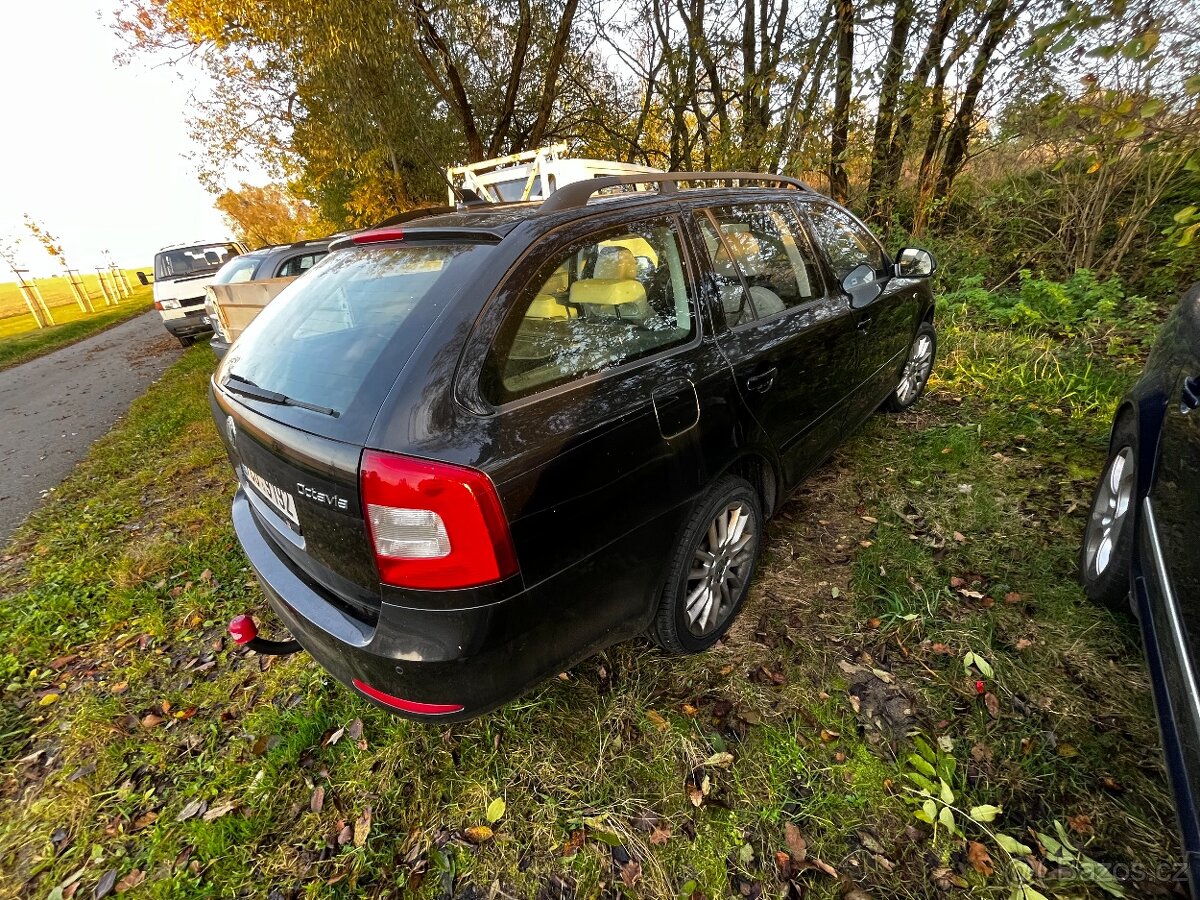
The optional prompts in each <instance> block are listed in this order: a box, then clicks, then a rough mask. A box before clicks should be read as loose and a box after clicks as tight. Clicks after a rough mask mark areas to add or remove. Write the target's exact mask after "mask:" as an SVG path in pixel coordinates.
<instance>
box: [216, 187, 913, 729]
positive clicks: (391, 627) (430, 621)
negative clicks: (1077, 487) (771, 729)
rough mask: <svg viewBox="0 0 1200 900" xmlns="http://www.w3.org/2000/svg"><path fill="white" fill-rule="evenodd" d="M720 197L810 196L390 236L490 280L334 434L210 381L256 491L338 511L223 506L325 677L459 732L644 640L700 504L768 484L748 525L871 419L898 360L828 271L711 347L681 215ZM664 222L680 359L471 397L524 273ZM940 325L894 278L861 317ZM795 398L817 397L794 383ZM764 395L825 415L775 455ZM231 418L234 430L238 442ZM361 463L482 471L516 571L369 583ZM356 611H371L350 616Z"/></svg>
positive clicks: (457, 301) (781, 430)
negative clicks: (678, 299)
mask: <svg viewBox="0 0 1200 900" xmlns="http://www.w3.org/2000/svg"><path fill="white" fill-rule="evenodd" d="M731 196H732V197H733V198H734V199H735V200H736V201H737V202H756V203H767V202H783V203H796V202H803V201H804V200H805V198H806V196H807V195H803V194H798V192H795V191H778V190H744V191H741V192H739V193H737V194H735V195H731V194H730V193H729V192H728V191H689V192H688V193H687V194H686V195H685V196H683V197H678V196H676V197H661V198H660V197H658V196H656V195H650V196H649V197H633V198H629V199H622V200H620V201H609V200H606V201H603V202H598V203H594V204H590V205H588V206H587V207H585V208H583V209H576V210H570V211H566V212H560V213H555V214H551V215H532V214H530V208H529V207H525V208H524V209H518V210H516V211H506V212H504V213H500V212H497V213H494V214H491V215H487V214H481V213H477V212H468V213H465V214H460V215H454V214H451V215H445V216H441V217H437V218H432V219H424V220H420V221H419V223H412V224H411V225H406V227H405V238H404V239H405V240H406V241H413V240H418V241H419V240H424V239H434V240H440V241H451V242H457V241H460V240H463V239H466V238H470V239H480V238H485V239H487V241H488V243H489V245H490V248H489V252H488V254H487V255H486V265H479V266H477V267H475V268H474V269H472V270H471V272H470V273H469V275H467V276H465V277H464V278H463V279H462V283H460V284H459V285H458V286H457V290H456V291H449V292H447V294H446V296H444V297H443V298H441V300H440V302H439V303H438V304H436V306H432V307H431V309H430V310H429V311H428V313H427V315H426V316H425V318H424V319H423V320H422V321H421V322H419V323H406V326H407V325H408V324H413V325H414V327H413V328H411V329H410V328H408V327H406V328H405V329H403V330H402V331H403V333H402V334H401V335H398V336H397V338H396V341H397V342H404V343H405V347H404V352H399V351H398V350H397V349H396V348H393V347H389V348H388V351H387V352H385V353H384V354H383V357H382V359H383V360H385V361H386V360H389V359H391V360H394V359H405V360H406V362H405V363H404V365H403V367H402V368H401V369H400V371H398V372H396V371H394V370H393V371H392V372H390V373H388V372H384V371H380V372H379V373H378V375H377V376H372V378H369V379H367V382H366V383H367V384H368V385H371V386H372V387H370V388H368V389H367V390H365V391H364V395H365V396H364V397H362V398H360V401H361V403H360V401H356V404H355V405H356V406H360V407H361V408H360V409H359V410H358V412H357V414H355V411H354V410H353V409H351V410H349V411H348V412H347V415H345V416H342V417H339V419H337V420H331V419H330V418H329V417H321V416H319V415H318V414H315V413H312V412H309V411H306V410H303V409H296V408H291V407H278V406H268V405H266V404H262V403H260V402H258V401H255V400H253V399H248V398H245V397H242V396H238V395H235V394H233V393H231V392H229V391H227V390H225V389H224V388H222V387H220V386H219V384H217V383H216V381H215V380H214V383H213V386H212V390H211V402H212V407H213V414H214V417H215V418H216V420H217V422H218V425H220V426H221V427H220V431H221V434H222V437H223V439H224V440H225V442H226V445H227V448H228V449H229V451H230V455H231V458H232V459H233V461H234V462H235V464H239V463H242V462H246V463H247V464H249V465H251V467H252V468H253V467H255V466H257V467H260V468H257V469H256V471H259V472H260V474H262V475H263V476H265V477H267V478H268V479H270V480H272V481H273V482H274V483H276V484H280V485H283V486H285V487H286V488H289V489H291V490H295V486H296V484H297V483H304V484H306V485H311V486H312V487H314V488H315V489H316V490H318V491H323V492H328V493H332V494H335V495H337V496H338V497H341V498H344V499H345V500H346V501H347V509H346V510H345V511H338V510H336V509H331V508H329V507H328V506H325V505H318V504H314V503H311V502H307V501H305V500H303V499H302V498H298V499H297V512H298V514H299V517H300V520H301V526H302V527H301V531H302V532H303V534H304V536H301V535H297V534H295V533H294V530H293V529H291V528H290V527H289V526H288V525H287V523H286V522H285V521H284V520H283V518H282V517H281V516H279V515H277V514H275V513H274V512H273V511H272V510H271V509H270V508H269V506H268V505H267V504H266V503H265V502H264V501H263V500H262V499H261V498H260V497H258V496H257V494H256V492H255V491H254V490H253V489H251V488H248V487H246V486H245V485H244V484H243V486H242V487H240V488H239V490H238V492H237V497H236V498H235V501H234V524H235V527H236V530H237V533H238V536H239V538H240V540H241V542H242V545H243V547H244V548H245V550H246V552H247V555H248V556H249V558H250V561H251V563H252V564H253V566H254V568H255V570H256V572H257V573H258V575H259V578H260V580H261V581H262V583H263V585H264V588H265V590H266V593H267V596H268V599H269V600H270V603H271V605H272V607H273V608H274V610H275V611H276V612H277V613H278V614H279V616H280V618H281V619H282V620H283V622H284V623H285V624H286V625H287V626H288V628H289V629H290V630H291V632H292V634H294V635H295V637H296V638H297V639H298V640H299V641H300V643H301V644H302V645H303V646H304V647H305V649H306V650H308V651H309V652H310V653H312V654H313V655H314V656H315V657H316V658H317V659H318V661H319V662H321V664H322V665H323V666H325V667H326V668H327V669H329V670H330V671H331V672H332V673H333V674H334V675H335V676H336V677H337V678H338V679H339V680H342V681H343V682H346V683H350V682H352V680H353V679H356V678H357V679H361V680H362V681H364V682H367V683H368V684H371V685H373V686H376V687H379V688H381V689H383V690H385V691H387V692H389V693H392V694H394V695H397V696H401V697H405V698H408V699H412V700H417V701H424V702H433V703H448V702H452V703H457V704H462V705H463V706H464V707H465V709H464V710H463V712H462V713H458V714H454V715H449V716H442V717H440V718H443V719H448V720H452V719H460V718H468V717H471V716H474V715H478V714H480V713H482V712H485V711H487V710H489V709H491V708H494V707H495V706H498V705H499V704H501V703H503V702H506V701H507V700H509V699H511V698H513V697H514V696H516V695H518V694H519V693H521V692H522V691H523V690H525V689H526V688H528V687H529V686H531V685H533V684H535V683H537V682H538V681H540V680H542V679H544V678H546V677H547V676H550V675H553V674H554V673H556V672H559V671H562V670H563V669H564V668H567V667H569V666H571V665H573V664H574V663H576V662H577V661H579V660H581V659H583V658H586V657H587V656H590V655H592V654H593V653H595V652H597V651H598V650H600V649H602V648H603V647H606V646H608V645H611V644H613V643H615V642H618V641H621V640H624V639H627V638H630V637H634V636H636V635H638V634H641V633H643V632H644V631H645V629H646V627H647V626H648V625H649V623H650V621H651V620H652V618H653V616H654V613H655V609H656V604H657V598H658V597H659V595H660V594H661V591H662V588H663V582H664V578H665V573H664V568H665V563H664V561H665V560H666V559H667V558H668V556H669V553H670V551H671V549H672V547H673V545H674V542H675V540H676V537H677V534H678V532H679V530H680V527H681V525H682V523H683V521H684V518H685V516H686V514H687V512H688V510H689V509H690V507H691V505H692V504H693V502H694V501H695V500H696V498H697V497H699V496H700V495H701V494H702V493H703V491H704V489H705V488H706V486H708V485H709V484H711V483H712V482H713V481H714V480H715V479H716V478H718V477H719V476H720V475H722V474H723V473H725V472H729V471H731V470H732V471H738V472H740V473H743V474H745V475H747V476H749V477H750V478H751V480H752V481H754V482H755V483H757V484H758V485H759V486H760V488H761V489H762V491H763V493H764V494H765V495H766V496H765V498H764V506H766V507H767V508H771V507H773V506H777V505H778V502H779V500H780V499H781V498H782V497H785V496H786V495H787V494H788V493H789V492H790V491H791V490H792V489H793V488H794V487H795V486H796V485H797V484H798V483H799V481H800V480H801V479H802V478H803V476H804V475H805V474H807V472H808V471H811V469H812V468H814V467H815V466H816V465H818V464H819V463H820V462H821V461H822V460H823V459H824V458H825V457H827V456H828V454H829V453H830V452H831V451H832V449H833V448H834V447H835V446H836V444H837V442H838V441H839V440H841V439H844V438H845V437H846V436H848V435H849V434H850V433H851V432H852V431H853V430H854V429H855V428H856V427H857V426H858V425H859V424H860V423H861V422H862V420H864V419H865V418H866V417H867V416H869V415H870V414H871V413H872V412H873V411H874V410H875V409H876V408H877V407H878V406H879V405H880V404H881V403H882V402H883V400H884V399H885V398H886V397H887V395H888V394H889V393H890V391H891V390H892V388H893V387H894V385H895V383H896V382H897V380H898V378H899V374H900V369H901V366H902V364H903V361H904V354H903V352H901V353H900V354H898V355H894V356H892V357H887V354H886V353H885V352H884V350H883V349H881V347H880V345H879V344H878V343H876V337H877V335H878V332H879V331H881V330H882V328H879V329H877V330H876V331H875V333H874V334H873V333H872V332H871V331H866V332H865V333H864V331H863V330H860V329H859V328H857V327H856V322H857V321H858V320H859V319H860V318H862V316H860V315H856V313H860V312H861V311H860V310H852V309H851V306H850V303H849V301H848V299H847V298H846V297H845V295H844V294H842V293H841V292H840V290H839V288H838V287H837V286H836V283H835V281H834V279H833V277H832V275H831V273H830V272H829V268H828V264H827V262H825V261H821V262H820V266H821V268H822V270H823V271H822V276H823V280H824V282H825V284H826V286H827V292H826V295H825V296H824V297H821V298H818V299H817V300H815V301H812V302H809V303H807V304H804V305H802V306H800V307H796V308H793V309H791V310H788V311H786V312H784V313H781V314H779V315H777V316H775V317H772V318H771V319H769V320H764V321H760V322H758V323H756V324H755V325H754V326H753V327H751V328H748V329H746V331H745V333H744V335H743V334H739V333H733V332H729V331H728V330H726V329H725V327H724V321H723V313H722V312H721V309H720V304H719V302H716V300H715V291H714V290H713V289H712V284H711V272H710V271H709V265H708V262H707V260H706V259H704V258H703V257H702V255H701V254H698V253H696V252H695V250H696V246H697V244H696V240H697V238H696V236H695V235H694V233H693V232H692V231H691V226H690V225H689V224H687V223H688V221H689V220H690V218H691V216H692V213H693V212H694V211H695V210H697V209H700V208H703V207H705V206H709V205H715V204H717V203H722V202H723V203H729V202H731ZM664 215H665V216H671V217H674V219H675V221H676V223H677V227H678V233H679V234H681V235H682V236H683V241H682V243H683V245H684V249H685V256H686V259H687V266H688V292H689V297H690V302H691V304H692V305H693V310H694V312H695V313H696V315H695V319H696V320H697V321H698V322H699V329H698V333H697V334H696V336H695V338H694V340H692V341H691V342H689V343H686V344H684V345H683V346H677V347H673V348H671V349H669V350H667V351H665V352H663V353H661V354H659V355H657V356H653V357H650V358H647V359H643V360H638V361H634V362H631V363H628V364H626V365H622V366H619V367H616V368H614V369H611V370H607V371H604V372H601V373H598V374H595V375H591V376H588V377H585V378H582V379H579V380H577V381H574V382H572V383H570V384H569V385H564V386H562V387H558V388H553V389H550V390H546V391H543V392H541V393H537V394H535V395H533V396H530V397H527V398H524V399H520V400H516V401H513V402H511V403H507V404H504V405H501V406H499V407H493V406H492V405H491V404H489V403H488V402H487V401H486V400H485V399H484V397H483V396H482V393H481V391H480V388H479V386H480V376H481V369H482V366H483V361H484V358H485V357H486V355H487V350H488V347H489V345H490V342H491V339H492V336H493V335H494V334H495V332H496V330H497V329H498V327H499V325H500V323H501V321H502V320H503V318H504V316H505V315H506V314H507V312H508V311H509V309H510V308H511V306H512V304H513V303H514V302H515V300H516V294H517V293H518V292H519V291H520V290H521V289H522V288H523V287H524V286H525V282H526V279H527V278H528V277H529V276H530V274H531V273H533V272H534V271H537V269H538V267H539V266H540V265H542V264H543V263H544V262H545V261H546V259H547V257H548V255H550V254H552V253H553V252H554V250H555V248H557V247H561V246H564V245H565V244H568V243H570V242H571V241H572V240H574V239H576V238H579V237H581V236H583V235H586V234H589V233H592V232H594V231H598V230H601V229H603V228H604V227H605V226H606V225H611V224H612V223H614V222H620V223H625V222H631V221H640V220H642V219H644V218H661V217H663V216H664ZM932 308H933V301H932V295H931V292H930V288H929V284H928V280H921V279H902V278H898V277H894V278H892V279H889V281H888V284H887V285H886V286H885V290H884V292H883V293H882V295H881V296H880V297H879V298H878V299H877V300H876V301H875V302H874V303H873V304H869V305H868V306H866V307H864V309H866V310H868V311H870V312H871V313H873V314H874V315H873V318H874V319H875V320H876V324H877V325H879V326H882V325H883V324H884V323H890V324H891V325H892V326H893V327H896V328H898V329H900V331H901V333H900V335H899V336H898V337H897V339H896V340H897V341H898V342H899V343H901V344H903V346H904V347H905V348H907V346H908V344H909V342H910V341H911V340H912V337H913V335H914V334H915V331H916V329H917V327H918V325H919V324H920V323H921V321H922V320H927V319H929V318H930V317H931V316H932ZM751 351H753V352H756V353H759V352H761V353H770V354H773V356H772V360H773V362H774V365H775V367H776V368H777V369H778V368H780V367H783V368H785V369H786V370H787V372H786V373H785V374H784V375H783V376H782V377H778V376H777V383H775V384H772V385H770V386H769V387H768V390H767V391H766V394H763V393H762V392H761V391H754V390H753V389H751V387H748V386H747V384H746V378H748V377H751V376H752V375H753V374H754V373H753V372H744V371H742V369H743V368H744V366H743V362H744V354H745V353H747V352H751ZM235 352H236V351H235ZM810 355H811V356H810ZM797 356H799V357H804V358H803V359H800V360H797V359H796V358H795V357H797ZM885 357H887V358H885ZM384 364H385V363H384V362H381V363H380V365H381V366H382V365H384ZM760 366H761V363H760ZM393 367H394V364H393ZM752 367H753V366H752ZM806 378H811V379H812V382H811V383H809V384H807V385H806V384H805V379H806ZM856 388H857V391H856ZM776 390H778V391H779V392H780V393H779V394H778V396H781V397H783V398H784V400H785V401H786V400H791V401H792V402H795V403H798V404H800V403H803V402H804V401H805V399H806V397H807V396H808V391H811V390H815V391H816V392H817V393H819V394H820V395H821V396H823V397H828V398H829V402H830V403H831V406H830V408H829V409H827V410H825V411H824V412H822V411H821V410H820V409H819V408H818V407H814V406H801V407H799V408H800V412H801V416H803V418H804V419H805V421H796V422H793V423H792V425H791V431H792V432H793V433H792V434H791V435H790V436H789V440H790V442H789V440H785V441H780V440H779V435H781V434H785V432H787V431H788V425H787V422H786V412H787V409H786V406H785V405H784V403H778V404H775V405H774V408H773V409H772V410H770V411H768V410H767V408H766V407H765V406H764V405H763V403H762V399H761V398H762V397H763V396H770V395H771V393H772V392H774V391H776ZM839 395H840V396H839ZM809 418H811V419H812V422H811V423H810V422H808V421H807V420H808V419H809ZM227 421H232V422H233V423H234V428H233V429H232V431H233V433H234V435H235V436H234V437H232V438H231V436H230V431H231V429H229V428H227V427H225V423H226V422H227ZM806 425H807V426H810V427H805V426H806ZM781 445H782V446H783V447H784V448H785V452H786V457H785V452H781V450H780V447H781ZM363 447H369V448H373V449H381V450H386V451H389V452H394V453H403V454H407V455H410V456H415V457H422V458H428V459H436V460H439V461H443V462H449V463H455V464H459V465H467V466H472V467H476V468H479V469H482V470H483V471H484V472H486V473H487V474H488V475H489V476H490V477H491V479H492V481H493V483H494V484H495V486H496V488H497V491H498V493H499V495H500V499H501V502H502V504H503V507H504V510H505V513H506V515H507V518H508V522H509V527H510V530H511V533H512V536H513V541H514V545H515V547H516V551H517V556H518V560H519V563H520V569H519V572H518V574H516V575H515V576H513V577H510V578H508V579H506V580H504V581H502V582H500V583H498V584H493V585H488V586H486V587H482V588H476V589H470V590H462V591H416V590H401V589H397V588H393V587H389V586H386V585H382V586H381V585H380V584H379V582H378V578H377V576H376V575H375V573H374V572H373V564H372V557H371V552H370V547H369V545H368V544H367V542H366V535H365V528H364V522H363V515H362V511H361V501H360V499H359V495H358V484H357V477H358V463H359V455H360V454H361V451H362V449H363ZM789 459H790V460H791V461H790V462H789V461H788V460H789ZM310 545H311V546H310ZM366 567H370V569H368V568H366ZM347 583H349V586H348V584H347ZM368 598H370V599H371V600H373V603H372V604H370V605H371V606H372V608H371V609H366V608H365V606H366V605H367V604H365V603H364V602H363V601H366V600H368Z"/></svg>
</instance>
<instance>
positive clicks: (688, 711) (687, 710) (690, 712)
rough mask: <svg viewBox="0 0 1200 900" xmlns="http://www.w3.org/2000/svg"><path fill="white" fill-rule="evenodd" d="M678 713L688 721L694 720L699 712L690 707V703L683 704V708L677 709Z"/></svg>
mask: <svg viewBox="0 0 1200 900" xmlns="http://www.w3.org/2000/svg"><path fill="white" fill-rule="evenodd" d="M679 711H680V712H681V713H683V714H684V715H685V716H687V717H688V718H689V719H694V718H696V716H697V715H699V713H700V710H698V709H697V708H696V707H694V706H692V704H690V703H685V704H683V706H681V707H680V708H679Z"/></svg>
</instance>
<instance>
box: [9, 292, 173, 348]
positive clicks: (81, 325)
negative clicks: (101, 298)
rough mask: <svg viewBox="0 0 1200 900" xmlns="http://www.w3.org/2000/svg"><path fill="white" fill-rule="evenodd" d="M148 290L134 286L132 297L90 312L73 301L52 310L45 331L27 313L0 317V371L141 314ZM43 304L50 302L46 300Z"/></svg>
mask: <svg viewBox="0 0 1200 900" xmlns="http://www.w3.org/2000/svg"><path fill="white" fill-rule="evenodd" d="M3 287H5V285H0V288H3ZM152 290H153V289H152V288H150V287H148V286H147V287H142V286H141V285H138V286H137V287H135V288H134V289H133V295H132V296H130V297H127V298H125V299H123V300H122V301H121V302H120V303H119V304H117V305H116V306H104V305H103V304H102V303H101V304H100V305H98V306H97V307H96V311H95V312H91V313H87V312H84V311H82V310H81V309H80V308H79V307H78V305H76V304H75V303H73V302H72V303H71V305H70V306H61V307H57V308H54V309H53V315H54V321H55V323H56V324H54V325H51V326H48V327H46V328H37V327H36V326H35V325H34V322H33V317H32V316H30V315H29V314H28V313H26V314H25V315H23V316H9V317H7V318H0V369H7V368H8V367H9V366H15V365H17V364H19V363H23V362H27V361H28V360H30V359H33V358H34V357H36V356H41V355H42V354H44V353H49V352H50V351H52V350H57V349H58V348H59V347H65V346H66V345H67V344H73V343H75V342H76V341H81V340H83V339H84V338H85V337H88V336H89V335H92V334H95V333H96V332H97V331H103V330H104V329H105V328H109V327H111V326H113V325H116V324H118V323H120V322H124V321H125V320H126V319H132V318H133V317H134V316H137V315H140V314H142V313H144V312H145V311H146V310H148V309H150V308H151V307H152V306H153V305H154V298H153V296H152ZM46 302H47V303H49V302H50V301H49V298H47V300H46Z"/></svg>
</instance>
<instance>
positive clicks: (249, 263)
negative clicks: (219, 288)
mask: <svg viewBox="0 0 1200 900" xmlns="http://www.w3.org/2000/svg"><path fill="white" fill-rule="evenodd" d="M260 262H262V257H261V256H238V257H236V258H234V259H233V260H231V261H230V262H228V263H226V264H225V265H223V266H222V267H221V271H220V272H218V273H217V277H216V278H214V279H213V283H214V284H240V283H241V282H243V281H249V280H250V279H251V278H253V277H254V270H255V269H257V268H258V264H259V263H260Z"/></svg>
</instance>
